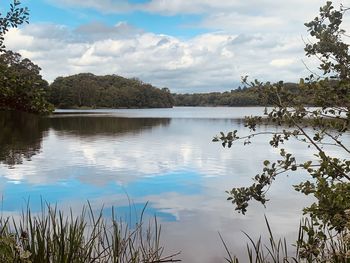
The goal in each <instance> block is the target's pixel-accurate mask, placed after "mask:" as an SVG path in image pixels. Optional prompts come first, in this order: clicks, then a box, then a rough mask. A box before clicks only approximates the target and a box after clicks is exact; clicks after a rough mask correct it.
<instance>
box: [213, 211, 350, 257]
mask: <svg viewBox="0 0 350 263" xmlns="http://www.w3.org/2000/svg"><path fill="white" fill-rule="evenodd" d="M265 223H266V226H267V229H268V243H267V244H264V243H263V242H262V239H261V237H260V238H259V239H258V240H256V241H254V240H253V239H252V238H251V237H250V236H249V235H248V234H247V233H244V234H245V235H246V236H247V238H248V240H249V243H248V244H247V256H248V258H247V259H246V260H245V261H244V262H249V263H297V262H307V263H349V262H350V231H349V229H345V230H344V231H342V232H336V231H333V230H330V229H329V228H328V227H327V226H325V227H320V226H319V225H314V224H313V222H312V221H311V220H309V219H307V218H306V219H303V220H302V221H301V222H300V225H299V234H298V239H297V241H296V244H295V245H294V251H293V254H292V255H291V254H290V252H289V251H288V246H287V242H286V239H285V238H283V239H282V238H280V239H276V238H275V237H274V235H273V232H272V229H271V227H270V224H269V222H268V220H267V218H266V217H265ZM219 235H220V238H221V241H222V243H223V246H224V248H225V250H226V254H227V256H226V258H225V259H226V262H228V263H239V262H240V260H239V259H238V258H237V257H236V256H234V255H232V253H231V252H230V251H229V248H228V246H227V244H226V242H225V241H224V239H223V237H222V236H221V234H219Z"/></svg>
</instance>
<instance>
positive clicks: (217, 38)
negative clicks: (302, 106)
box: [6, 22, 306, 92]
mask: <svg viewBox="0 0 350 263" xmlns="http://www.w3.org/2000/svg"><path fill="white" fill-rule="evenodd" d="M6 45H7V47H8V48H9V49H12V50H15V51H18V52H20V53H21V54H22V55H23V56H26V57H28V58H29V59H31V60H33V61H34V62H35V63H37V64H39V65H40V67H41V68H42V74H43V76H44V77H45V78H46V79H47V80H48V81H53V80H54V79H55V78H56V77H57V76H66V75H71V74H76V73H80V72H92V73H95V74H119V75H122V76H125V77H138V78H140V79H142V80H143V81H145V82H150V83H152V84H154V85H156V86H159V87H169V88H170V89H171V90H172V91H173V92H205V91H212V90H230V89H234V88H236V87H237V86H238V84H239V81H240V76H242V75H246V74H248V75H251V76H252V77H254V78H260V79H262V80H270V81H275V80H276V81H277V80H280V78H283V79H284V80H288V81H295V80H298V78H299V77H300V76H303V75H305V74H306V71H305V67H304V65H303V64H302V63H301V58H303V57H304V54H303V42H302V40H301V38H300V37H299V36H288V35H274V34H271V33H269V34H267V33H266V34H262V33H259V34H252V33H251V34H249V33H248V34H233V33H225V32H212V33H206V34H201V35H197V36H195V37H193V38H190V39H180V38H177V37H174V36H169V35H164V34H155V33H150V32H144V31H143V30H141V29H138V28H135V27H133V26H131V25H129V24H128V23H125V22H119V23H116V24H115V25H114V26H108V25H105V24H102V23H99V22H93V23H90V24H87V25H81V26H79V27H78V28H75V29H70V28H68V27H65V26H62V25H54V24H31V25H28V26H26V27H24V28H21V29H11V30H10V32H9V33H8V34H7V35H6ZM290 65H293V67H288V66H290Z"/></svg>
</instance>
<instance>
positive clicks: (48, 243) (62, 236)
mask: <svg viewBox="0 0 350 263" xmlns="http://www.w3.org/2000/svg"><path fill="white" fill-rule="evenodd" d="M145 208H146V206H145V207H144V210H143V211H142V214H141V216H140V218H139V219H138V221H137V223H136V224H135V225H133V226H132V227H131V226H130V225H128V224H127V223H125V222H124V221H122V220H121V219H120V218H118V217H117V216H116V213H115V209H113V208H112V216H111V218H105V217H104V216H103V209H101V210H100V211H99V212H97V213H96V212H94V211H93V209H92V207H91V205H90V203H88V204H87V205H86V206H85V207H83V209H82V211H81V213H80V214H79V215H78V216H75V215H73V212H72V210H70V211H69V212H68V213H64V212H63V211H62V210H59V209H58V208H57V206H51V205H48V204H46V205H45V207H42V210H41V212H40V214H35V215H33V214H32V212H31V210H30V208H29V206H27V209H26V210H25V211H22V213H21V216H20V219H19V220H16V219H15V218H14V217H6V218H5V217H3V216H2V217H1V218H0V262H3V263H17V262H18V263H93V262H98V263H102V262H106V263H110V262H111V263H124V262H125V263H126V262H128V263H129V262H130V263H137V262H143V263H160V262H176V261H180V260H178V259H175V257H177V256H178V254H179V253H175V254H172V255H168V256H163V253H164V247H163V246H162V245H161V242H160V235H161V227H160V225H159V223H158V221H157V218H156V217H154V218H153V219H151V220H149V222H148V223H147V224H145V222H144V216H143V215H144V211H145Z"/></svg>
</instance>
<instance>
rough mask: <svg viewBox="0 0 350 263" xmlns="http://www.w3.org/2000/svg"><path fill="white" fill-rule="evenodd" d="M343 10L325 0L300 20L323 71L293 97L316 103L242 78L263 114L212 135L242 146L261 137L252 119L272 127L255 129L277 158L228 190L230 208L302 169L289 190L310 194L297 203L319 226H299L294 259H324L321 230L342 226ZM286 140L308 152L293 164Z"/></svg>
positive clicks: (348, 90) (348, 175) (348, 202)
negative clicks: (241, 127)
mask: <svg viewBox="0 0 350 263" xmlns="http://www.w3.org/2000/svg"><path fill="white" fill-rule="evenodd" d="M347 10H348V9H347V8H344V7H343V6H341V8H340V9H339V10H336V9H335V8H334V7H333V5H332V3H331V2H327V3H326V5H325V6H323V7H321V8H320V14H319V16H317V17H316V18H315V19H314V20H313V21H311V22H309V23H306V24H305V26H306V27H307V28H308V31H309V33H310V35H311V36H312V37H313V40H314V42H313V43H308V44H307V45H306V47H305V52H306V55H307V56H309V57H310V56H316V57H317V58H318V59H319V60H320V67H319V68H320V69H321V70H322V72H323V74H322V76H318V77H315V76H314V74H312V75H311V76H310V77H308V78H305V79H301V81H300V84H299V85H298V87H297V89H299V90H300V92H301V94H309V95H313V96H314V102H313V103H314V104H315V106H317V108H308V107H305V101H303V100H302V99H301V98H300V97H299V96H295V90H293V89H288V88H286V86H285V85H284V84H283V82H279V83H276V84H271V83H261V82H259V81H254V82H250V83H249V82H248V79H247V77H244V78H243V82H244V83H245V84H246V85H247V86H250V87H254V88H257V90H258V91H259V90H262V91H263V92H260V96H261V97H262V98H263V99H265V101H267V100H268V101H270V102H273V104H274V107H273V108H272V109H266V112H265V114H266V116H265V117H266V118H261V117H249V118H246V127H248V128H249V129H250V133H249V134H248V135H246V136H240V135H238V134H237V131H232V132H229V133H228V134H224V133H221V135H220V136H217V137H215V138H214V141H220V142H221V143H222V144H223V146H224V147H225V146H228V147H231V146H232V145H233V143H234V142H235V141H237V140H243V141H244V143H245V144H247V143H251V140H252V138H254V137H255V136H258V135H260V134H262V132H259V130H258V126H259V124H261V123H266V122H267V123H271V124H273V127H274V129H273V130H271V131H270V132H263V134H266V133H268V134H271V136H272V137H271V140H270V145H271V146H272V147H274V148H278V149H279V150H280V159H278V160H275V161H271V160H265V161H264V163H263V170H262V172H261V173H260V174H258V175H256V176H255V177H254V178H253V181H254V182H253V184H252V185H251V186H249V187H242V188H233V189H232V190H230V191H228V194H229V197H228V200H230V201H232V203H233V204H234V205H235V206H236V208H235V209H236V210H238V211H240V212H242V213H246V212H247V207H248V204H249V202H250V201H251V200H256V201H258V202H260V203H262V204H263V205H265V204H266V202H267V201H268V198H267V192H268V189H269V188H270V186H271V184H273V181H274V180H275V179H276V177H277V176H279V175H280V174H285V173H292V172H294V173H295V172H297V173H299V174H300V173H306V174H308V175H309V178H310V179H309V180H306V181H304V182H302V183H301V184H299V185H296V186H295V189H296V190H297V191H299V192H301V193H303V194H306V195H313V196H314V197H315V198H316V202H315V203H313V204H312V205H311V206H310V207H306V208H304V213H305V214H307V215H308V216H309V217H310V218H311V220H312V225H316V226H319V228H318V229H317V230H316V231H315V229H314V227H309V226H310V225H308V226H304V228H303V229H304V230H305V231H306V232H307V234H308V236H309V239H308V240H307V241H305V240H299V245H301V246H302V248H304V249H305V250H304V252H305V253H304V254H303V255H302V256H303V257H304V258H306V259H307V260H308V261H309V262H311V261H313V260H314V261H319V262H324V261H322V260H325V259H324V258H323V259H320V258H319V257H320V255H323V256H324V254H323V253H321V252H322V250H323V249H325V247H326V244H327V242H328V241H329V239H327V238H328V237H329V235H328V233H329V231H335V233H338V234H337V235H338V237H340V238H343V237H344V236H347V235H348V234H349V230H350V228H349V227H350V222H349V214H350V213H349V212H350V158H349V157H350V147H349V141H348V139H345V138H344V137H346V136H345V135H347V134H348V129H349V125H350V54H349V45H348V44H347V43H346V42H345V39H346V38H347V35H346V33H345V30H344V29H343V28H342V27H341V25H342V21H343V16H344V14H345V13H346V11H347ZM263 87H264V88H263ZM276 125H277V126H278V127H279V129H278V131H276V129H275V126H276ZM343 138H344V139H343ZM291 140H294V141H296V142H300V143H304V144H305V146H306V147H309V148H311V149H313V150H314V156H310V160H308V161H303V162H300V161H299V160H298V157H297V156H295V155H293V154H292V153H290V152H288V150H287V149H286V147H285V145H284V143H286V142H287V141H291ZM332 149H333V151H332ZM334 149H336V150H337V151H336V153H334ZM343 240H345V239H343ZM340 248H341V249H340ZM348 251H350V244H349V242H347V241H346V242H345V241H344V242H343V246H342V247H339V249H337V250H335V251H334V252H333V253H331V255H328V256H329V257H330V260H329V261H327V262H348V261H346V260H347V259H348V256H349V255H348V253H347V252H348Z"/></svg>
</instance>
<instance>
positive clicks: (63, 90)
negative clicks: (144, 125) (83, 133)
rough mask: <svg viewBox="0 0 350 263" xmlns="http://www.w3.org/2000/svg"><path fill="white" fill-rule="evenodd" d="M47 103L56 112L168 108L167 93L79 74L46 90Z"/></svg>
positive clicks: (132, 82) (115, 77) (126, 81)
mask: <svg viewBox="0 0 350 263" xmlns="http://www.w3.org/2000/svg"><path fill="white" fill-rule="evenodd" d="M47 99H48V101H49V102H50V103H52V104H53V105H54V106H55V107H58V108H77V107H78V108H80V107H89V108H169V107H172V106H173V104H174V103H173V98H172V96H171V94H170V91H169V89H167V88H163V89H159V88H156V87H154V86H152V85H151V84H146V83H143V82H142V81H140V80H138V79H135V78H132V79H127V78H124V77H121V76H118V75H106V76H96V75H94V74H91V73H81V74H77V75H73V76H68V77H58V78H56V79H55V81H54V82H53V83H52V84H51V85H50V86H49V87H48V91H47Z"/></svg>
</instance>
